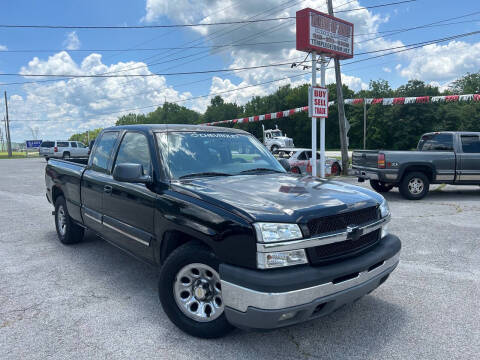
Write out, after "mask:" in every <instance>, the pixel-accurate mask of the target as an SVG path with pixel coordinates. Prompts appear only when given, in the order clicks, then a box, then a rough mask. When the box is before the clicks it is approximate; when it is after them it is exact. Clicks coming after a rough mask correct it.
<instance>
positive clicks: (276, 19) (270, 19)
mask: <svg viewBox="0 0 480 360" xmlns="http://www.w3.org/2000/svg"><path fill="white" fill-rule="evenodd" d="M415 1H417V0H404V1H397V2H391V3H386V4H380V5H372V6H364V7H361V8H354V9H347V10H340V11H337V13H341V12H350V11H358V10H365V9H375V8H379V7H386V6H392V5H399V4H404V3H410V2H415ZM343 5H346V4H343ZM295 18H296V17H295V16H283V17H278V18H268V19H255V20H237V21H222V22H215V23H196V24H169V25H120V26H117V25H102V26H100V25H32V24H27V25H21V24H15V25H14V24H0V28H8V29H12V28H13V29H82V30H92V29H96V30H97V29H110V30H119V29H120V30H123V29H167V28H179V27H198V26H217V25H234V24H251V23H259V22H269V21H279V20H288V19H295Z"/></svg>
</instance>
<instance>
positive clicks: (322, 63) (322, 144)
mask: <svg viewBox="0 0 480 360" xmlns="http://www.w3.org/2000/svg"><path fill="white" fill-rule="evenodd" d="M320 56H321V60H320V81H321V83H320V85H321V86H322V87H325V55H323V54H321V55H320ZM327 106H328V104H327ZM315 157H316V156H315ZM320 177H321V178H324V177H325V118H324V117H321V118H320Z"/></svg>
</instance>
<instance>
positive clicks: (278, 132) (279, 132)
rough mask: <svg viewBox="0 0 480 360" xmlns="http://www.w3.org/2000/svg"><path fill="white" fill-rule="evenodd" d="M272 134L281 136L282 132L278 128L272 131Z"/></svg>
mask: <svg viewBox="0 0 480 360" xmlns="http://www.w3.org/2000/svg"><path fill="white" fill-rule="evenodd" d="M272 136H273V137H281V136H282V132H281V131H280V130H277V131H272Z"/></svg>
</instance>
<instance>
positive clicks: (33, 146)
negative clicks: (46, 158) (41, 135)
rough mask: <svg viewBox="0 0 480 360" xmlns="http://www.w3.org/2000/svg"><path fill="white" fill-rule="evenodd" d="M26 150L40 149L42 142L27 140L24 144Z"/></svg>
mask: <svg viewBox="0 0 480 360" xmlns="http://www.w3.org/2000/svg"><path fill="white" fill-rule="evenodd" d="M25 143H26V145H27V149H36V148H39V147H40V144H41V143H42V140H27V141H26V142H25Z"/></svg>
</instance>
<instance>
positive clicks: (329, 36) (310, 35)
mask: <svg viewBox="0 0 480 360" xmlns="http://www.w3.org/2000/svg"><path fill="white" fill-rule="evenodd" d="M296 17H297V50H299V51H316V52H317V53H319V54H324V55H326V56H331V57H336V58H338V59H350V58H352V57H353V24H352V23H350V22H348V21H345V20H342V19H339V18H336V17H334V16H331V15H328V14H324V13H322V12H320V11H316V10H313V9H310V8H306V9H303V10H300V11H297V16H296Z"/></svg>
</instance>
